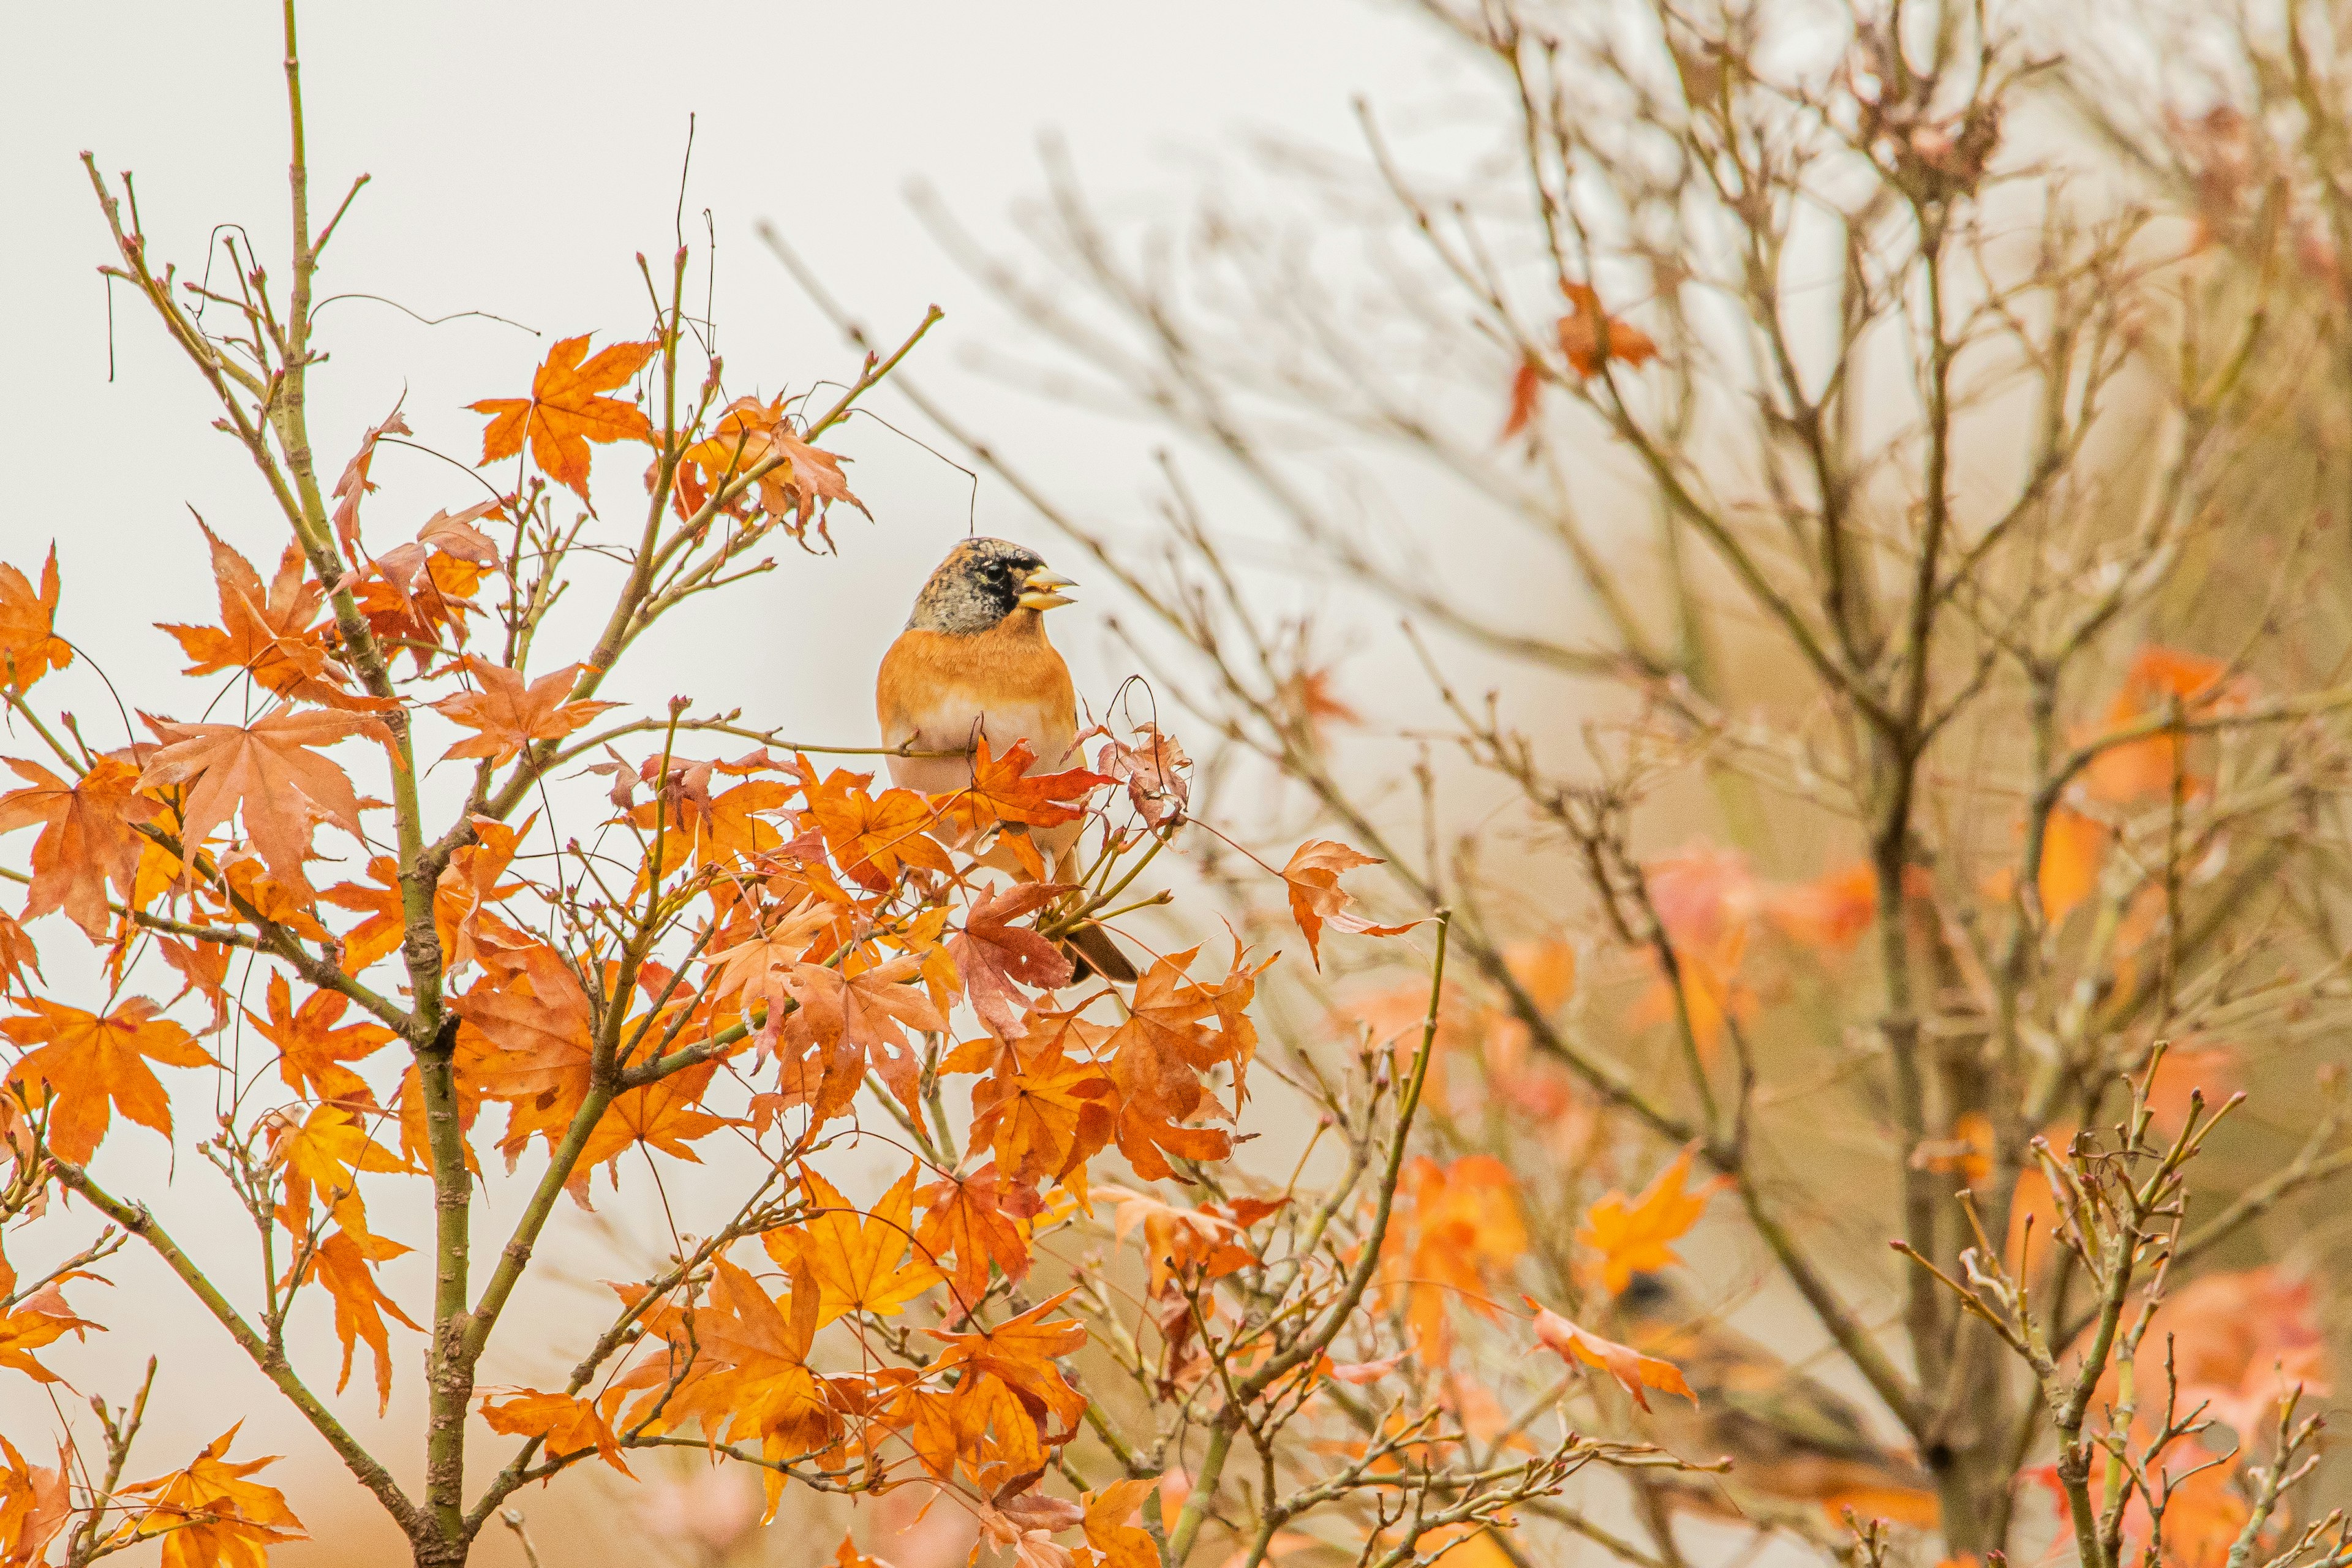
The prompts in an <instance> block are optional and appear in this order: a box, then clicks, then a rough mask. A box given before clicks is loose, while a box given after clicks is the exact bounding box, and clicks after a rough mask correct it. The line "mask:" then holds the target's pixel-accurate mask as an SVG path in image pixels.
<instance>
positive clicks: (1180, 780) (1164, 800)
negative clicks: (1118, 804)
mask: <svg viewBox="0 0 2352 1568" xmlns="http://www.w3.org/2000/svg"><path fill="white" fill-rule="evenodd" d="M1095 769H1096V771H1097V772H1098V773H1102V774H1104V775H1105V776H1107V777H1108V778H1110V779H1113V780H1115V781H1123V782H1124V783H1125V784H1126V785H1127V798H1128V800H1129V802H1130V803H1132V804H1133V805H1134V806H1135V810H1136V814H1137V815H1138V816H1141V817H1142V818H1143V820H1144V822H1145V823H1146V824H1147V825H1149V826H1152V827H1165V826H1168V825H1169V824H1170V823H1171V822H1174V821H1176V820H1177V819H1178V818H1180V817H1181V816H1183V815H1184V813H1185V810H1186V809H1187V808H1188V807H1189V806H1190V805H1192V780H1191V779H1189V778H1187V777H1186V776H1185V774H1186V773H1188V772H1190V771H1191V769H1192V758H1190V757H1188V756H1186V755H1185V754H1184V748H1183V747H1182V746H1181V745H1180V744H1178V743H1177V741H1176V738H1175V737H1174V736H1173V735H1163V734H1161V733H1160V727H1159V726H1158V725H1156V724H1138V725H1137V726H1136V727H1135V740H1134V742H1132V743H1130V742H1125V741H1121V740H1119V739H1118V738H1117V737H1113V738H1111V739H1109V740H1107V741H1105V742H1103V743H1102V747H1101V749H1100V750H1099V751H1097V752H1096V753H1095Z"/></svg>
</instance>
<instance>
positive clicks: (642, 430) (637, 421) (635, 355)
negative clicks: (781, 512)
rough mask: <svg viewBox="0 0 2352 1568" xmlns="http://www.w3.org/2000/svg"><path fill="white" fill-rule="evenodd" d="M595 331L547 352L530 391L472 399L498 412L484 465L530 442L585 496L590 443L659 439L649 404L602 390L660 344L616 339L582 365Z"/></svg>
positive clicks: (556, 476)
mask: <svg viewBox="0 0 2352 1568" xmlns="http://www.w3.org/2000/svg"><path fill="white" fill-rule="evenodd" d="M592 335H593V334H591V333H587V332H583V333H582V334H581V335H580V336H578V337H576V338H565V339H563V340H562V342H558V343H557V344H556V345H555V346H554V347H553V348H551V349H550V350H548V351H547V359H546V361H545V363H541V365H540V367H539V369H538V370H537V371H536V372H535V373H533V374H532V375H531V378H530V396H529V397H490V398H485V399H483V400H482V401H481V402H479V403H471V404H468V405H467V407H469V408H471V409H472V410H473V411H474V412H475V413H477V414H488V415H489V416H491V417H490V423H489V426H488V428H486V429H485V430H483V432H482V461H483V462H484V463H495V462H497V461H498V460H499V458H511V457H513V456H514V455H515V454H516V453H518V452H520V451H521V450H522V448H523V443H524V442H525V440H528V441H529V442H530V458H531V461H532V462H534V463H537V464H538V465H539V471H540V472H541V473H543V474H545V475H546V476H547V477H548V478H549V479H553V480H554V481H555V482H556V483H557V484H560V485H564V486H567V487H569V488H570V489H572V491H573V492H574V493H575V494H577V495H578V496H579V497H580V499H581V500H583V501H584V500H587V499H588V462H589V452H588V443H589V442H591V441H650V440H651V439H653V426H651V425H649V424H648V423H646V415H645V410H644V409H642V408H639V407H638V406H637V405H635V404H634V403H623V402H622V401H620V400H619V399H618V398H614V397H603V396H599V395H598V394H600V393H605V392H610V391H612V390H614V388H615V387H618V386H621V385H624V384H626V383H627V381H628V380H629V378H630V377H631V376H634V375H635V374H637V372H638V371H640V370H642V369H643V368H644V367H645V363H646V361H647V360H649V359H651V358H653V356H654V354H655V353H656V350H658V349H659V348H660V346H661V345H660V344H658V343H650V342H645V343H614V344H611V345H610V346H608V347H606V348H604V349H602V350H599V351H598V352H597V353H596V355H595V357H594V358H593V359H589V360H587V361H585V363H583V360H582V357H581V356H582V355H583V354H585V353H587V351H588V339H589V338H590V337H591V336H592Z"/></svg>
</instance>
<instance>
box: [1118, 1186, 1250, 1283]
mask: <svg viewBox="0 0 2352 1568" xmlns="http://www.w3.org/2000/svg"><path fill="white" fill-rule="evenodd" d="M1101 1195H1102V1196H1104V1197H1107V1198H1111V1199H1115V1200H1116V1201H1117V1203H1118V1207H1117V1208H1116V1209H1115V1210H1114V1211H1113V1218H1112V1235H1113V1237H1114V1239H1116V1240H1118V1241H1119V1242H1122V1243H1124V1242H1125V1241H1126V1240H1127V1238H1128V1237H1129V1234H1130V1233H1131V1232H1132V1231H1133V1230H1134V1229H1135V1227H1136V1226H1138V1225H1141V1226H1142V1227H1143V1251H1144V1256H1145V1258H1147V1259H1148V1260H1149V1262H1150V1268H1151V1272H1150V1279H1148V1280H1147V1281H1146V1282H1145V1287H1144V1292H1145V1294H1146V1295H1149V1296H1152V1297H1160V1296H1164V1295H1166V1294H1167V1291H1168V1288H1169V1286H1170V1285H1171V1283H1173V1282H1174V1281H1175V1280H1176V1279H1178V1278H1179V1277H1180V1276H1185V1275H1192V1276H1195V1277H1197V1278H1200V1279H1223V1278H1224V1277H1225V1276H1226V1275H1228V1274H1232V1273H1234V1272H1235V1271H1236V1270H1238V1269H1242V1268H1247V1267H1249V1266H1250V1265H1251V1264H1253V1263H1255V1262H1256V1261H1257V1257H1256V1255H1255V1253H1253V1252H1252V1251H1250V1250H1249V1249H1248V1248H1247V1247H1241V1246H1237V1245H1235V1243H1237V1242H1242V1241H1246V1240H1247V1239H1248V1234H1247V1233H1248V1229H1249V1226H1252V1225H1255V1223H1257V1222H1258V1221H1259V1220H1261V1219H1264V1218H1265V1216H1266V1215H1270V1214H1274V1213H1276V1212H1277V1211H1278V1210H1280V1209H1281V1207H1282V1205H1281V1204H1279V1203H1265V1202H1263V1201H1261V1200H1259V1199H1255V1198H1240V1199H1236V1200H1234V1203H1233V1204H1231V1205H1202V1206H1201V1207H1199V1208H1183V1207H1180V1206H1179V1205H1175V1204H1170V1203H1163V1202H1162V1201H1161V1200H1160V1199H1159V1198H1156V1197H1153V1196H1152V1195H1151V1194H1149V1193H1138V1192H1131V1191H1129V1189H1127V1188H1125V1187H1104V1188H1102V1189H1101ZM1220 1208H1224V1209H1226V1210H1227V1212H1225V1213H1222V1214H1221V1213H1219V1212H1218V1209H1220Z"/></svg>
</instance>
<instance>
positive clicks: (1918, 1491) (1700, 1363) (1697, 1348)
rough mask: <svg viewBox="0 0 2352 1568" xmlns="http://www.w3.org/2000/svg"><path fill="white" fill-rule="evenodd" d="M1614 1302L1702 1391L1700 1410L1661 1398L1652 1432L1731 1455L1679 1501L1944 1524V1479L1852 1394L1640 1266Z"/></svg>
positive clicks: (1730, 1511) (1803, 1517)
mask: <svg viewBox="0 0 2352 1568" xmlns="http://www.w3.org/2000/svg"><path fill="white" fill-rule="evenodd" d="M1616 1314H1617V1322H1618V1325H1619V1331H1620V1332H1622V1333H1623V1334H1624V1335H1625V1336H1626V1339H1627V1341H1628V1342H1630V1343H1631V1344H1633V1346H1634V1347H1635V1348H1636V1349H1638V1350H1641V1351H1643V1352H1646V1353H1648V1354H1651V1355H1656V1356H1662V1357H1664V1359H1666V1360H1668V1361H1671V1362H1673V1363H1675V1365H1676V1366H1678V1367H1680V1368H1681V1369H1682V1372H1683V1375H1684V1376H1685V1378H1687V1379H1688V1380H1689V1382H1690V1384H1691V1387H1692V1389H1693V1390H1694V1391H1695V1392H1696V1394H1697V1396H1698V1401H1697V1405H1696V1410H1684V1409H1682V1408H1681V1407H1680V1406H1676V1407H1675V1409H1673V1410H1672V1411H1669V1410H1667V1409H1666V1407H1665V1405H1664V1404H1663V1403H1662V1405H1661V1406H1660V1410H1659V1412H1658V1416H1657V1419H1656V1421H1655V1423H1654V1430H1653V1435H1654V1436H1656V1437H1657V1438H1658V1439H1659V1440H1660V1441H1662V1442H1663V1443H1664V1445H1665V1446H1666V1447H1669V1448H1671V1449H1674V1450H1675V1451H1677V1452H1680V1453H1682V1454H1683V1455H1684V1457H1685V1458H1694V1459H1696V1458H1713V1457H1714V1456H1716V1455H1718V1454H1720V1455H1726V1456H1728V1457H1729V1458H1730V1459H1731V1461H1732V1466H1731V1469H1730V1471H1729V1472H1728V1474H1727V1476H1725V1477H1724V1478H1722V1479H1720V1480H1717V1479H1715V1478H1712V1477H1710V1478H1708V1479H1706V1481H1704V1482H1694V1483H1676V1485H1675V1494H1676V1495H1675V1500H1676V1501H1677V1502H1678V1503H1680V1504H1681V1505H1683V1506H1685V1507H1688V1508H1690V1509H1692V1510H1694V1511H1699V1512H1706V1513H1713V1514H1717V1515H1726V1514H1727V1515H1730V1516H1732V1517H1745V1518H1748V1519H1751V1520H1754V1521H1758V1522H1759V1523H1784V1524H1790V1525H1794V1526H1797V1527H1799V1528H1804V1527H1806V1526H1808V1525H1817V1524H1819V1523H1822V1522H1827V1523H1832V1524H1834V1523H1835V1522H1836V1521H1838V1520H1839V1519H1840V1517H1841V1513H1842V1510H1844V1509H1846V1508H1852V1509H1853V1510H1854V1512H1855V1513H1857V1514H1858V1515H1860V1516H1862V1517H1863V1518H1865V1519H1867V1518H1873V1517H1875V1518H1881V1519H1886V1520H1891V1521H1895V1522H1896V1523H1900V1524H1912V1525H1918V1526H1920V1527H1922V1528H1930V1529H1932V1528H1933V1527H1934V1526H1935V1525H1936V1523H1937V1519H1938V1510H1937V1497H1936V1483H1935V1479H1934V1478H1933V1477H1931V1476H1929V1475H1928V1473H1927V1470H1926V1469H1924V1468H1921V1467H1920V1465H1919V1464H1918V1462H1917V1461H1916V1459H1914V1458H1912V1457H1911V1455H1910V1454H1908V1453H1907V1452H1905V1451H1904V1450H1902V1449H1901V1448H1899V1447H1892V1446H1890V1445H1889V1444H1887V1443H1885V1441H1883V1440H1882V1439H1880V1438H1878V1437H1875V1436H1872V1434H1871V1432H1870V1429H1869V1427H1868V1426H1866V1425H1865V1424H1864V1420H1863V1417H1862V1412H1861V1411H1860V1410H1858V1409H1857V1408H1856V1407H1855V1406H1854V1405H1853V1403H1852V1402H1850V1401H1848V1400H1847V1399H1845V1398H1844V1397H1843V1396H1842V1395H1840V1394H1837V1393H1835V1392H1834V1391H1832V1390H1831V1389H1830V1388H1828V1387H1826V1386H1824V1385H1823V1384H1820V1383H1818V1382H1816V1381H1815V1380H1813V1379H1812V1378H1810V1377H1808V1376H1806V1375H1805V1374H1804V1373H1801V1372H1799V1371H1797V1370H1796V1369H1795V1368H1793V1367H1791V1366H1790V1365H1789V1363H1787V1362H1785V1361H1783V1360H1781V1359H1780V1357H1779V1356H1777V1355H1775V1354H1774V1353H1773V1352H1771V1351H1769V1350H1768V1349H1766V1348H1765V1347H1764V1346H1763V1345H1762V1344H1760V1343H1759V1342H1757V1341H1755V1340H1752V1339H1750V1338H1748V1336H1747V1335H1746V1334H1743V1333H1741V1332H1740V1331H1738V1330H1737V1329H1734V1328H1732V1327H1731V1326H1730V1325H1729V1324H1727V1323H1726V1322H1724V1321H1721V1320H1720V1319H1719V1318H1717V1317H1713V1316H1709V1315H1708V1314H1706V1313H1705V1312H1703V1311H1701V1310H1698V1309H1696V1307H1695V1306H1694V1305H1693V1304H1692V1303H1691V1302H1690V1300H1688V1299H1687V1298H1686V1297H1685V1295H1684V1294H1683V1292H1682V1291H1681V1290H1679V1289H1676V1288H1675V1285H1674V1284H1673V1283H1672V1282H1671V1281H1670V1280H1668V1279H1665V1278H1664V1277H1663V1276H1661V1275H1658V1274H1654V1273H1643V1274H1636V1275H1634V1276H1633V1280H1632V1282H1631V1283H1630V1284H1628V1285H1627V1287H1626V1288H1625V1289H1624V1290H1622V1292H1620V1293H1619V1295H1618V1297H1617V1300H1616ZM1817 1510H1818V1511H1817ZM1823 1512H1826V1514H1827V1515H1828V1519H1827V1520H1826V1521H1824V1520H1822V1513H1823Z"/></svg>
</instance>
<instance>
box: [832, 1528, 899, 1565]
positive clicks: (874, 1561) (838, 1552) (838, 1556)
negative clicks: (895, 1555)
mask: <svg viewBox="0 0 2352 1568" xmlns="http://www.w3.org/2000/svg"><path fill="white" fill-rule="evenodd" d="M833 1565H834V1568H891V1564H890V1562H889V1560H888V1559H887V1558H882V1557H868V1556H867V1555H866V1553H865V1552H860V1551H858V1550H857V1547H856V1543H855V1542H852V1541H851V1540H850V1538H849V1532H848V1531H842V1535H841V1544H840V1545H839V1546H836V1547H835V1548H834V1551H833Z"/></svg>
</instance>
